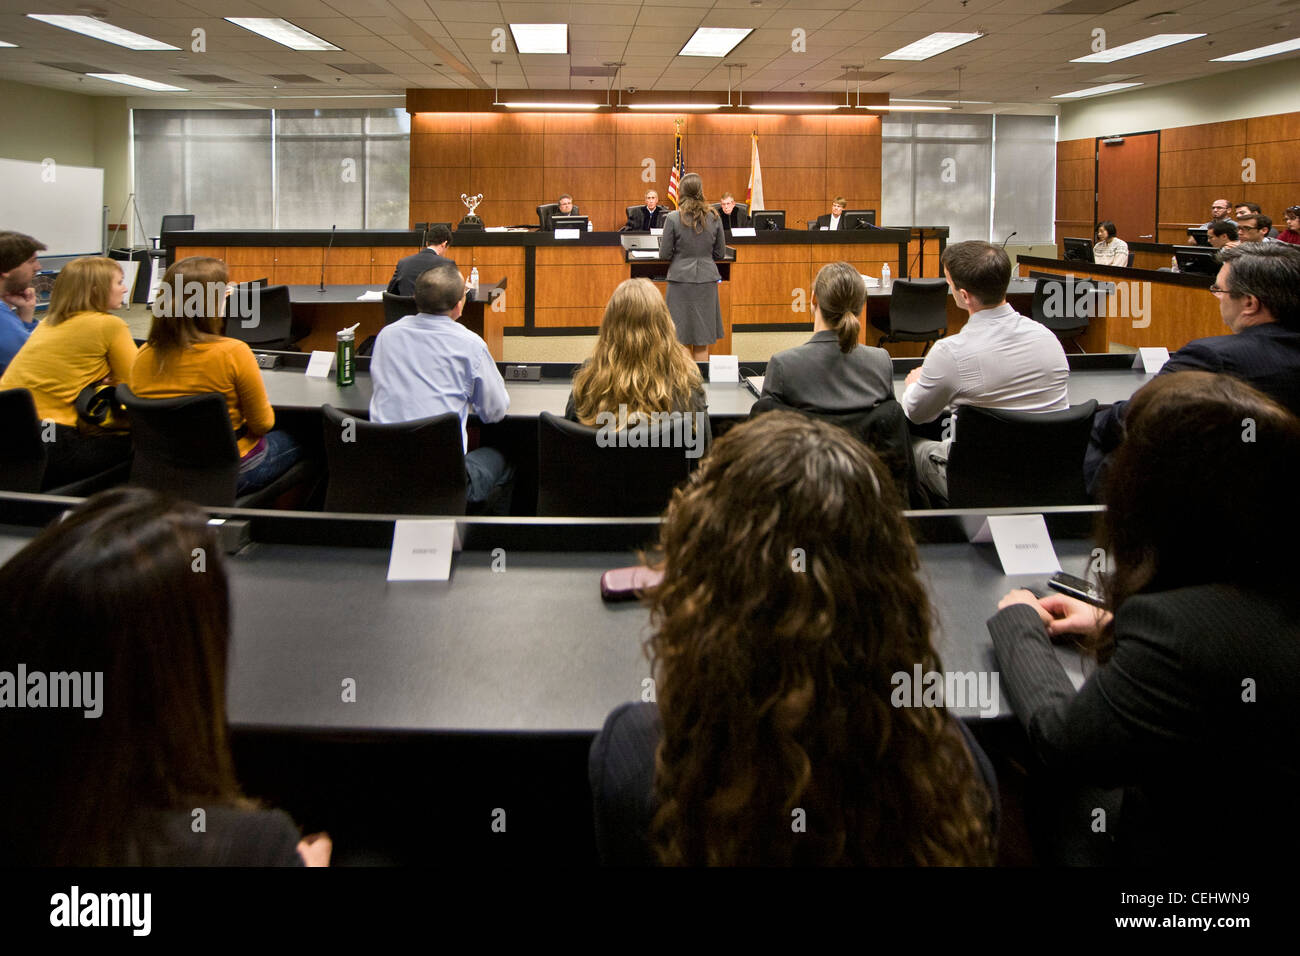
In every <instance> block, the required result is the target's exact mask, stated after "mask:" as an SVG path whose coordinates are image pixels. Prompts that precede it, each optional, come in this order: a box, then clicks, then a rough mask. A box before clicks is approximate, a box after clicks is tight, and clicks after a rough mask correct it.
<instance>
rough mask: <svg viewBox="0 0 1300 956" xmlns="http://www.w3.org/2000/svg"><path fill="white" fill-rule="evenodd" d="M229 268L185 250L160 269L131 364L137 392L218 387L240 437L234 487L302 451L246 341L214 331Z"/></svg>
mask: <svg viewBox="0 0 1300 956" xmlns="http://www.w3.org/2000/svg"><path fill="white" fill-rule="evenodd" d="M229 279H230V273H229V272H228V271H227V269H226V264H225V263H224V262H222V261H221V260H220V259H209V258H206V257H203V256H191V257H190V258H188V259H182V260H181V261H180V262H178V263H176V264H175V265H173V266H172V267H171V268H170V269H168V270H167V274H166V275H164V276H163V281H162V286H163V287H162V288H161V289H160V290H159V293H158V297H157V298H156V299H155V300H154V307H153V312H154V319H153V325H152V327H151V328H150V329H149V339H148V341H147V342H146V343H145V345H144V347H143V348H142V349H140V355H139V357H138V358H137V359H136V362H135V368H134V369H133V370H132V371H131V391H133V392H135V394H136V395H137V396H139V397H140V398H180V397H182V396H184V395H199V394H202V393H204V392H218V393H220V394H221V395H222V396H224V397H225V399H226V407H227V409H228V410H229V412H230V427H231V428H233V429H234V430H235V438H236V440H237V441H238V443H239V455H240V466H239V484H238V485H237V491H238V493H239V494H241V495H242V494H248V493H249V492H252V491H256V490H258V489H259V488H264V487H265V486H266V485H269V484H270V483H271V482H272V481H274V480H275V479H276V478H279V477H280V476H281V475H283V474H284V473H285V472H286V471H288V470H289V468H290V467H291V466H292V465H293V464H294V462H296V461H297V460H298V459H299V458H301V457H302V449H301V448H300V447H299V445H298V443H297V442H295V441H294V440H293V437H292V436H291V435H289V434H288V433H286V432H284V431H278V430H272V429H273V428H274V426H275V412H274V411H272V409H271V403H270V401H269V400H268V399H267V397H266V386H265V385H264V384H263V383H262V372H261V370H260V369H259V368H258V367H257V359H256V358H254V357H253V351H252V349H250V348H249V347H248V344H247V343H245V342H241V341H239V339H230V338H226V337H225V336H224V335H222V334H221V332H222V329H223V327H224V323H225V320H224V318H223V316H224V314H225V304H226V295H227V282H228V281H229Z"/></svg>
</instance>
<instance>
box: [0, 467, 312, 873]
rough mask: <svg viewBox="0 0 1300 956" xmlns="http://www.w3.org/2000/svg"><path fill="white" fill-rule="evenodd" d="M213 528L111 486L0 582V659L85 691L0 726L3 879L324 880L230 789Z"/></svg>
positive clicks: (223, 618) (193, 511)
mask: <svg viewBox="0 0 1300 956" xmlns="http://www.w3.org/2000/svg"><path fill="white" fill-rule="evenodd" d="M207 522H208V516H207V515H206V514H205V513H204V512H202V511H200V510H199V509H198V508H195V507H193V506H192V505H186V504H180V503H177V502H173V501H169V500H168V499H166V498H163V497H161V496H159V495H157V494H155V493H154V492H151V491H145V490H143V489H140V488H121V489H114V490H112V491H106V492H103V493H101V494H98V495H96V496H94V497H93V498H90V499H88V500H87V501H85V502H84V503H82V504H81V505H79V506H78V507H77V508H75V509H74V510H73V511H71V512H70V513H69V514H68V515H67V516H66V517H65V518H64V520H62V521H56V522H54V523H53V524H51V525H50V526H49V527H48V528H47V529H46V530H45V531H43V532H42V533H41V534H40V535H38V536H37V537H36V538H35V539H34V540H33V541H31V543H29V544H28V545H27V546H26V547H25V548H23V549H22V550H21V551H19V552H18V553H17V554H16V555H14V556H13V557H12V558H10V559H9V561H8V562H7V563H6V564H5V565H4V566H3V567H0V604H3V606H4V608H5V626H4V628H3V629H2V630H0V649H2V651H0V658H3V659H4V660H5V661H8V662H13V661H21V662H23V663H24V664H25V665H26V668H27V672H28V681H29V682H30V680H31V677H32V675H34V674H35V673H37V672H39V673H43V674H47V675H48V674H51V673H53V672H58V673H63V674H68V673H70V674H71V675H72V676H73V678H74V679H80V680H81V681H82V683H81V686H80V688H79V689H80V698H79V701H78V706H76V707H72V708H66V707H64V708H59V709H49V708H43V709H24V708H15V709H8V708H6V710H5V711H4V714H5V716H4V719H3V720H0V749H2V750H3V752H4V754H5V761H6V768H7V770H6V773H7V775H8V777H9V778H10V779H11V780H15V781H17V780H20V781H22V784H21V786H12V787H9V788H8V792H7V793H6V794H5V799H4V801H3V809H0V862H3V863H4V864H5V865H7V866H12V865H19V866H195V865H200V866H300V865H302V864H303V863H306V864H307V865H309V866H310V865H318V866H326V865H328V863H329V855H330V843H329V839H328V837H325V836H324V835H323V834H321V835H317V836H316V837H309V838H308V839H307V840H301V838H300V836H299V833H298V828H297V827H296V826H295V825H294V823H293V821H292V820H290V819H289V817H288V815H287V814H285V813H283V812H282V811H276V810H265V809H261V808H260V807H259V806H258V804H257V803H256V802H254V801H252V800H249V799H247V798H246V797H244V796H243V795H242V794H241V793H240V789H239V784H238V782H237V781H236V779H235V769H234V760H233V759H232V757H231V753H230V741H229V731H228V730H227V725H226V660H227V654H228V645H229V640H230V633H229V628H230V601H229V594H228V588H227V583H226V572H225V566H224V560H223V558H222V547H221V542H220V541H219V540H218V539H217V536H216V534H215V533H214V532H213V530H212V529H211V528H210V527H209V526H208V523H207ZM195 549H202V550H203V552H204V553H205V555H206V557H205V559H204V560H205V562H206V563H205V567H204V570H203V573H201V574H196V573H195V569H194V567H193V565H194V557H193V555H194V554H195V553H196V551H195ZM50 684H51V687H50V692H51V693H52V692H53V687H54V684H53V681H51V682H50ZM19 693H26V694H29V695H30V692H29V690H28V689H27V688H21V689H20V690H19ZM196 807H198V808H202V810H203V811H204V821H203V822H204V824H205V828H206V829H205V830H202V831H199V832H196V829H195V826H194V823H195V821H196V817H195V815H194V814H195V808H196Z"/></svg>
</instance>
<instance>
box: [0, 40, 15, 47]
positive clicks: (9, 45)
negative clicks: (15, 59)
mask: <svg viewBox="0 0 1300 956" xmlns="http://www.w3.org/2000/svg"><path fill="white" fill-rule="evenodd" d="M0 46H8V47H15V48H17V46H18V44H17V43H6V42H5V41H4V40H0Z"/></svg>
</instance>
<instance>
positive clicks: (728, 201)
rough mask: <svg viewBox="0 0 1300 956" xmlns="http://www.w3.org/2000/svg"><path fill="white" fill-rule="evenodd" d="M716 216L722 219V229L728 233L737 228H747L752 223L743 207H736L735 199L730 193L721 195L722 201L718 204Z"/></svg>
mask: <svg viewBox="0 0 1300 956" xmlns="http://www.w3.org/2000/svg"><path fill="white" fill-rule="evenodd" d="M718 215H719V216H721V217H722V228H723V229H725V230H727V231H728V232H730V231H731V230H732V229H735V228H736V227H737V226H749V225H752V224H753V222H754V220H753V219H751V218H750V215H749V212H748V211H747V210H746V209H745V207H743V206H737V205H736V197H735V196H733V195H731V193H723V194H722V201H721V202H719V203H718Z"/></svg>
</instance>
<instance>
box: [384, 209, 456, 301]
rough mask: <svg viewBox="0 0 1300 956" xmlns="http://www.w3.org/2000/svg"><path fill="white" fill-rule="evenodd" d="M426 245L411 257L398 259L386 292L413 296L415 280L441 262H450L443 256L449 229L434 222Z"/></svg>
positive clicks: (449, 234)
mask: <svg viewBox="0 0 1300 956" xmlns="http://www.w3.org/2000/svg"><path fill="white" fill-rule="evenodd" d="M426 241H427V242H428V245H427V246H426V247H425V248H423V249H421V250H420V251H419V252H417V253H416V254H415V255H413V256H407V257H406V258H404V259H399V260H398V262H397V269H396V270H395V271H394V272H393V278H392V279H391V280H390V281H389V283H388V291H389V292H390V293H391V294H393V295H415V280H416V279H418V278H420V276H421V275H422V274H423V273H425V272H427V271H428V270H430V269H432V268H433V267H434V266H436V265H438V264H439V263H443V262H451V264H452V265H455V264H456V263H454V262H452V261H451V260H450V259H448V258H447V257H446V256H444V255H443V253H444V252H446V251H447V246H448V245H449V244H450V243H451V229H449V228H448V227H447V226H446V225H445V224H444V223H441V222H436V223H434V224H433V226H431V227H430V228H429V235H428V239H427V240H426Z"/></svg>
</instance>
